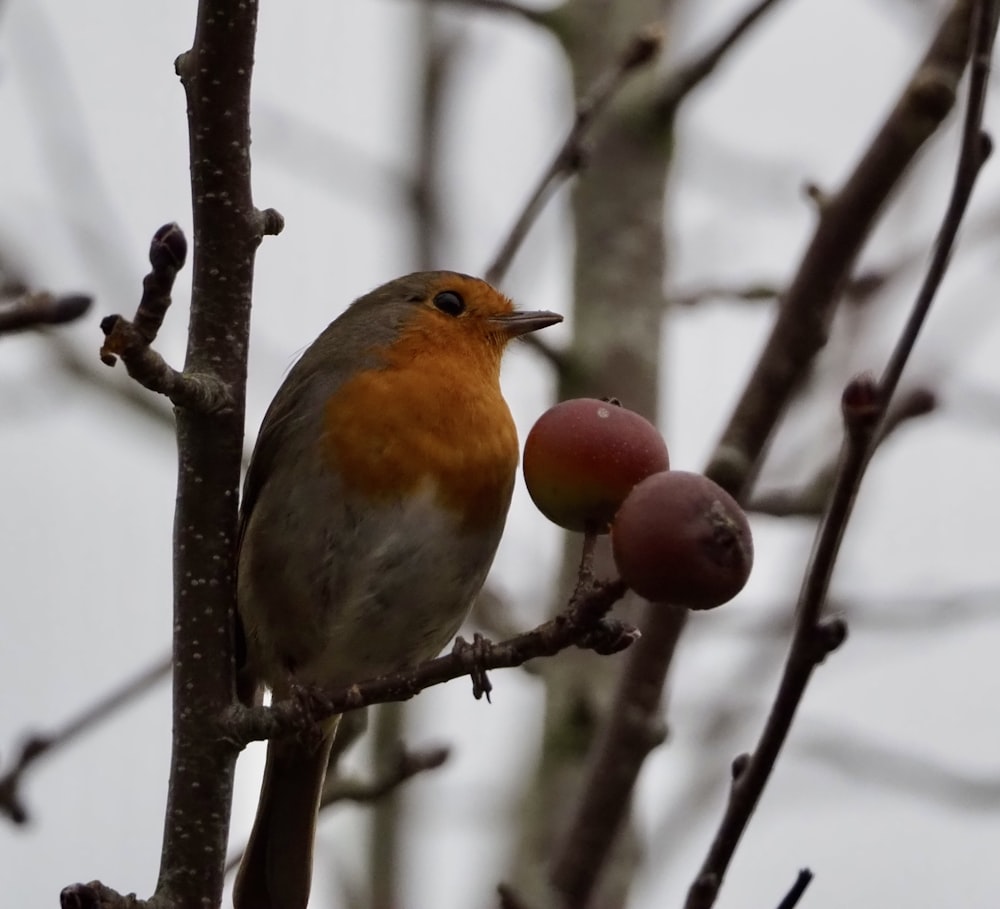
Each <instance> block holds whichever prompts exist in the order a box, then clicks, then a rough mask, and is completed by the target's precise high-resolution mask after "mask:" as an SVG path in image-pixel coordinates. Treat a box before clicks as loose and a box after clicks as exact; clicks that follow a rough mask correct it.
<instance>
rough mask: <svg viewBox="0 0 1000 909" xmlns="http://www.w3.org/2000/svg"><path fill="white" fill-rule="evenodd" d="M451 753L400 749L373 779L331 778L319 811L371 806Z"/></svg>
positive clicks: (231, 861)
mask: <svg viewBox="0 0 1000 909" xmlns="http://www.w3.org/2000/svg"><path fill="white" fill-rule="evenodd" d="M450 753H451V750H450V749H449V748H447V747H444V746H442V747H438V748H424V749H418V750H413V751H410V750H408V749H406V748H400V749H399V751H398V753H397V754H396V757H395V759H394V760H393V762H392V763H391V764H390V765H389V766H388V767H386V768H384V769H383V770H382V772H381V773H378V774H376V775H375V776H374V777H373V778H372V779H367V780H362V779H355V778H349V777H343V776H337V775H332V776H330V777H328V778H327V780H326V782H325V783H324V784H323V796H322V800H321V801H320V808H321V809H322V808H329V807H330V806H331V805H336V804H338V803H340V802H351V803H353V804H356V805H370V804H372V803H373V802H377V801H379V800H380V799H383V798H385V796H387V795H389V794H390V793H392V792H395V791H396V790H397V789H399V787H400V786H402V785H403V784H404V783H406V782H407V781H409V780H411V779H413V777H415V776H417V775H419V774H421V773H426V772H427V771H429V770H437V769H438V768H439V767H441V766H443V765H444V763H445V761H447V760H448V757H449V755H450ZM244 852H245V847H244V848H242V849H239V850H237V851H235V852H233V853H231V854H230V856H229V858H228V859H227V860H226V874H227V875H228V874H230V873H231V872H233V871H235V870H236V869H237V868H238V867H239V864H240V862H241V861H242V859H243V853H244Z"/></svg>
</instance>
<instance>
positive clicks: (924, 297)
mask: <svg viewBox="0 0 1000 909" xmlns="http://www.w3.org/2000/svg"><path fill="white" fill-rule="evenodd" d="M962 6H963V5H962V4H961V3H959V4H956V8H958V7H962ZM998 12H1000V4H998V3H996V2H980V3H973V4H972V5H971V6H970V7H966V8H965V14H966V15H967V16H968V17H969V21H968V23H967V24H968V29H969V31H968V33H967V34H968V36H969V39H971V41H970V47H972V48H974V51H973V66H972V75H971V78H970V80H969V100H968V106H967V111H966V119H965V127H964V129H963V139H962V146H961V150H960V152H959V159H958V166H957V169H956V175H955V183H954V186H953V189H952V194H951V198H950V200H949V203H948V207H947V210H946V212H945V215H944V217H943V220H942V224H941V229H940V231H939V232H938V236H937V240H936V242H935V248H934V253H933V255H932V257H931V262H930V265H929V267H928V271H927V275H926V277H925V279H924V282H923V284H922V286H921V288H920V291H919V293H918V294H917V298H916V300H915V302H914V305H913V309H912V311H911V313H910V316H909V318H908V319H907V322H906V325H905V327H904V329H903V331H902V333H901V335H900V338H899V340H898V342H897V344H896V346H895V348H894V350H893V353H892V355H891V356H890V358H889V365H888V366H887V367H886V370H885V372H884V374H883V377H882V379H881V381H880V382H878V383H876V382H875V380H874V379H873V378H871V377H866V376H862V377H859V378H857V379H855V380H853V381H852V382H851V383H849V384H848V386H847V388H846V389H845V391H844V396H843V413H844V424H845V438H844V450H843V455H842V460H841V465H840V470H839V473H838V476H837V479H836V482H835V485H834V490H833V495H832V497H831V501H830V505H829V508H828V510H827V514H826V517H825V519H824V521H823V523H822V524H821V526H820V528H819V531H818V533H817V540H816V545H815V549H814V550H813V554H812V557H811V559H810V563H809V566H808V568H807V570H806V574H805V578H804V580H803V584H802V590H801V592H800V594H799V601H798V605H797V607H796V619H795V629H794V631H793V634H792V642H791V645H790V647H789V652H788V657H787V660H786V663H785V668H784V670H783V672H782V677H781V682H780V684H779V687H778V692H777V695H776V696H775V700H774V703H773V705H772V707H771V711H770V713H769V715H768V717H767V721H766V723H765V725H764V729H763V731H762V733H761V735H760V738H759V740H758V742H757V745H756V747H755V748H754V751H753V753H752V754H751V755H749V756H743V757H742V759H740V764H739V769H738V772H734V779H733V783H732V786H731V788H730V794H729V800H728V803H727V805H726V810H725V813H724V815H723V818H722V821H721V823H720V825H719V829H718V831H717V833H716V835H715V838H714V840H713V842H712V845H711V847H710V849H709V852H708V855H707V856H706V858H705V860H704V862H703V864H702V866H701V869H700V871H699V872H698V875H697V877H696V878H695V881H694V883H693V884H692V885H691V888H690V890H689V892H688V899H687V902H686V904H685V907H686V909H709V907H710V906H712V905H713V904H714V902H715V898H716V896H717V894H718V890H719V887H720V885H721V883H722V880H723V878H724V877H725V874H726V870H727V869H728V867H729V863H730V861H731V860H732V856H733V854H734V852H735V850H736V846H737V845H738V843H739V841H740V838H741V837H742V835H743V832H744V830H745V829H746V826H747V824H748V823H749V821H750V817H751V816H752V814H753V811H754V809H755V808H756V806H757V803H758V802H759V800H760V797H761V794H762V793H763V790H764V786H765V785H766V783H767V781H768V779H769V778H770V775H771V773H772V771H773V770H774V765H775V762H776V761H777V758H778V755H779V753H780V751H781V748H782V746H783V745H784V743H785V740H786V739H787V737H788V732H789V730H790V728H791V724H792V721H793V720H794V717H795V713H796V710H797V709H798V706H799V704H800V703H801V701H802V696H803V694H804V693H805V689H806V687H807V685H808V683H809V680H810V678H811V677H812V673H813V670H814V669H815V668H816V667H817V666H818V665H819V664H820V663H821V662H822V661H823V659H824V658H825V657H826V655H827V654H829V653H830V652H831V651H832V650H833V649H835V648H836V647H837V646H839V644H840V643H842V641H843V638H844V635H845V634H846V627H845V626H844V625H843V623H842V622H840V621H839V620H836V619H833V620H825V621H824V620H822V619H821V616H822V611H823V606H824V604H825V602H826V596H827V591H828V590H829V585H830V578H831V576H832V573H833V567H834V564H835V563H836V559H837V556H838V554H839V552H840V545H841V542H842V540H843V536H844V532H845V530H846V528H847V523H848V521H849V520H850V516H851V512H852V510H853V506H854V502H855V498H856V496H857V492H858V488H859V486H860V484H861V480H862V478H863V477H864V473H865V469H866V467H867V466H868V464H869V462H870V460H871V455H872V453H873V451H874V447H875V443H876V441H877V439H878V435H879V429H880V425H881V423H882V421H883V420H884V419H885V414H886V408H887V406H888V404H889V402H890V400H891V399H892V394H893V392H894V391H895V388H896V386H897V384H898V381H899V377H900V375H901V374H902V371H903V368H904V366H905V364H906V361H907V359H908V358H909V355H910V353H911V352H912V350H913V345H914V342H915V339H916V337H917V335H918V333H919V331H920V328H921V326H922V324H923V322H924V320H925V318H926V315H927V313H928V311H929V308H930V305H931V303H932V302H933V299H934V297H935V294H936V292H937V289H938V287H939V286H940V283H941V279H942V277H943V276H944V272H945V270H946V268H947V263H948V261H949V259H950V256H951V252H952V250H953V248H954V244H955V238H956V236H957V233H958V229H959V226H960V225H961V222H962V218H963V216H964V214H965V210H966V208H967V206H968V202H969V199H970V197H971V193H972V189H973V187H974V184H975V181H976V177H977V176H978V174H979V172H980V170H981V168H982V166H983V164H984V163H985V161H986V158H987V156H988V153H989V146H988V143H987V142H985V141H984V137H983V133H982V115H983V107H984V103H985V94H986V90H987V79H986V74H987V72H988V61H989V58H990V53H991V49H992V44H993V38H994V35H995V32H996V27H997V15H998ZM967 40H968V39H967ZM734 768H735V765H734Z"/></svg>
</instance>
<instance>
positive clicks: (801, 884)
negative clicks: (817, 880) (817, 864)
mask: <svg viewBox="0 0 1000 909" xmlns="http://www.w3.org/2000/svg"><path fill="white" fill-rule="evenodd" d="M812 879H813V873H812V872H811V871H810V870H809V869H808V868H803V869H802V870H801V871H800V872H799V874H798V877H796V878H795V883H794V884H792V887H791V889H790V890H789V891H788V893H786V894H785V897H784V899H782V901H781V902H780V903H778V909H795V907H796V906H797V905H798V904H799V900H800V899H802V895H803V894H804V893H805V892H806V888H807V887H808V886H809V885H810V884H811V883H812Z"/></svg>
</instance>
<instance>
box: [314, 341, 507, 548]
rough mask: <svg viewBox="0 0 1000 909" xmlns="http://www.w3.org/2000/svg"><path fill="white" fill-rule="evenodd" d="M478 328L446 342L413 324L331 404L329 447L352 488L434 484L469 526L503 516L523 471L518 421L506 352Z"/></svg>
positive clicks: (376, 497)
mask: <svg viewBox="0 0 1000 909" xmlns="http://www.w3.org/2000/svg"><path fill="white" fill-rule="evenodd" d="M483 342H484V339H483V338H482V337H481V336H475V335H470V336H468V337H466V336H459V335H453V336H452V337H451V338H449V339H448V344H447V345H442V344H441V343H439V342H434V343H432V342H431V341H430V339H429V337H427V336H425V335H424V334H423V333H422V332H420V331H408V332H407V333H406V334H404V335H403V336H402V337H401V338H400V339H399V340H398V341H396V342H395V343H394V344H393V345H392V346H391V347H390V348H388V349H386V350H385V351H384V352H383V356H384V361H385V366H384V367H383V368H379V369H371V370H366V371H365V372H362V373H359V374H358V375H356V376H355V377H354V378H352V379H350V380H349V381H348V382H346V383H344V385H342V386H341V387H340V389H339V390H338V391H337V393H336V394H335V395H333V396H332V397H331V398H330V400H329V401H328V402H327V406H326V414H325V417H326V423H327V429H326V434H325V438H324V446H325V448H326V451H327V455H328V456H329V457H330V458H331V460H332V461H333V465H334V467H335V469H337V470H338V471H339V472H340V474H341V475H342V477H343V480H344V483H345V484H346V485H347V486H348V488H351V489H355V490H357V491H358V492H360V493H362V494H364V495H366V496H367V497H368V498H370V499H372V500H373V501H376V502H387V501H391V500H393V499H397V498H400V497H405V496H406V495H408V494H413V493H416V492H417V491H418V490H420V489H421V487H423V486H424V485H425V484H430V485H431V488H432V489H433V490H434V492H435V495H436V496H437V499H438V501H439V502H440V504H441V506H442V508H445V509H448V510H449V511H451V512H453V513H454V514H455V515H456V517H457V518H458V520H459V522H460V524H461V526H462V528H463V529H464V530H469V531H475V530H483V529H488V528H494V527H495V526H496V524H497V522H500V523H502V522H503V520H504V519H505V517H506V512H507V507H508V505H509V502H510V493H511V489H512V487H513V482H514V473H515V471H516V469H517V459H518V446H517V432H516V430H515V427H514V421H513V419H512V418H511V415H510V411H509V409H508V407H507V404H506V402H505V401H504V399H503V397H502V396H501V394H500V383H499V370H500V355H501V352H502V351H501V350H500V349H499V348H495V347H494V346H493V345H487V344H484V343H483Z"/></svg>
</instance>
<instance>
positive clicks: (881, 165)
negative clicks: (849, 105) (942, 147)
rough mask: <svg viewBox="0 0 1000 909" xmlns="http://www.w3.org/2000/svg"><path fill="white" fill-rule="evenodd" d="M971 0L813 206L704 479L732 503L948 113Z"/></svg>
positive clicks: (960, 5) (965, 54) (958, 6)
mask: <svg viewBox="0 0 1000 909" xmlns="http://www.w3.org/2000/svg"><path fill="white" fill-rule="evenodd" d="M973 3H974V0H956V2H955V3H953V5H952V7H951V9H950V10H949V12H948V13H947V15H946V16H945V18H944V20H943V21H942V23H941V25H940V27H939V28H938V31H937V34H936V35H935V37H934V39H933V41H932V42H931V45H930V47H929V49H928V51H927V53H926V54H925V56H924V59H923V60H922V61H921V62H920V64H919V65H918V67H917V69H916V72H915V73H914V75H913V77H912V78H911V79H910V80H909V82H908V83H907V85H906V86H905V88H904V89H903V92H902V94H901V95H900V98H899V100H898V101H897V103H896V106H895V108H894V109H893V110H892V111H891V112H890V114H889V115H888V117H887V118H886V119H885V121H884V123H883V124H882V127H881V128H880V129H879V131H878V133H877V134H876V136H875V138H874V139H873V141H872V142H871V144H870V145H869V147H868V149H867V150H866V151H865V153H864V155H863V156H862V158H861V160H860V161H859V162H858V164H857V166H856V167H855V168H854V171H853V173H852V174H851V175H850V176H849V177H848V178H847V181H846V182H845V183H844V185H843V187H842V188H841V189H840V190H839V191H838V192H836V193H834V194H832V195H831V196H830V198H829V199H828V200H827V202H826V204H825V205H824V206H823V209H822V212H821V214H820V216H819V218H818V220H817V223H816V227H815V230H814V233H813V237H812V240H811V241H810V243H809V246H808V248H807V250H806V252H805V254H804V256H803V258H802V261H801V263H800V265H799V268H798V271H797V273H796V275H795V277H794V278H793V279H792V282H791V284H790V285H789V287H788V289H787V290H786V292H785V294H784V296H783V298H782V301H781V307H780V310H779V312H778V317H777V319H776V321H775V324H774V326H773V328H772V330H771V333H770V336H769V337H768V340H767V342H766V344H765V346H764V349H763V350H762V351H761V354H760V356H759V358H758V361H757V364H756V366H755V367H754V371H753V373H752V375H751V377H750V380H749V382H748V383H747V385H746V388H745V390H744V392H743V395H742V396H741V398H740V401H739V402H738V404H737V406H736V409H735V411H734V413H733V416H732V418H731V419H730V421H729V424H728V426H727V427H726V429H725V432H724V433H723V436H722V438H721V439H720V441H719V443H718V445H717V446H716V449H715V453H714V454H713V456H712V460H711V463H710V464H709V466H708V469H707V471H706V472H707V473H708V474H709V476H711V477H712V479H713V480H715V481H716V482H717V483H719V484H720V485H721V486H723V487H724V488H726V489H727V490H729V492H731V493H733V494H734V495H736V498H737V499H739V500H741V499H743V498H744V497H745V493H746V490H747V489H748V488H749V486H750V485H751V483H752V480H753V478H754V476H755V475H756V471H757V469H758V467H759V464H760V461H761V454H762V452H763V451H764V450H765V448H766V446H767V443H768V440H769V439H770V437H771V434H772V433H773V432H774V429H775V427H776V426H777V425H778V422H779V419H780V417H781V415H782V414H783V413H784V411H785V409H786V407H787V405H788V402H789V401H790V400H791V398H792V397H793V395H794V394H795V393H796V392H797V390H798V389H799V387H800V386H801V384H802V382H803V380H804V379H805V377H806V376H807V375H808V374H809V370H810V367H811V365H812V363H813V361H814V360H815V358H816V356H817V354H818V352H819V351H820V350H821V349H822V347H823V346H824V344H825V343H826V339H827V334H828V331H829V326H830V323H831V320H832V318H833V315H834V312H835V310H836V306H837V303H838V302H839V301H840V299H841V296H840V291H841V290H842V288H843V287H844V285H845V282H846V281H847V280H848V276H849V275H850V272H851V269H852V267H853V265H854V262H855V260H856V258H857V256H858V253H859V252H860V250H861V248H862V246H863V245H864V242H865V240H866V238H867V237H868V234H869V232H870V231H871V229H872V227H873V225H874V224H875V221H876V220H877V218H878V215H879V213H880V212H881V211H882V208H883V207H884V205H885V203H886V200H887V199H888V198H889V196H890V195H891V194H892V192H893V190H895V188H896V187H897V186H898V185H899V182H900V181H901V180H902V177H903V175H904V173H905V172H906V169H907V168H908V166H909V165H910V163H911V162H912V161H913V159H914V158H915V157H916V155H917V153H918V152H919V151H920V149H921V148H922V147H923V146H924V144H925V143H926V142H927V140H928V139H930V137H931V136H932V135H933V134H934V132H935V131H936V130H937V129H938V128H939V126H940V125H941V123H942V122H943V121H944V119H945V117H946V116H947V114H948V113H949V111H950V110H951V108H952V106H953V105H954V101H955V95H956V92H957V90H958V84H959V81H960V79H961V78H962V74H963V72H964V71H965V67H966V64H967V63H968V60H969V57H970V54H971V44H970V35H971V33H970V27H971V26H970V11H971V8H972V5H973Z"/></svg>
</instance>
